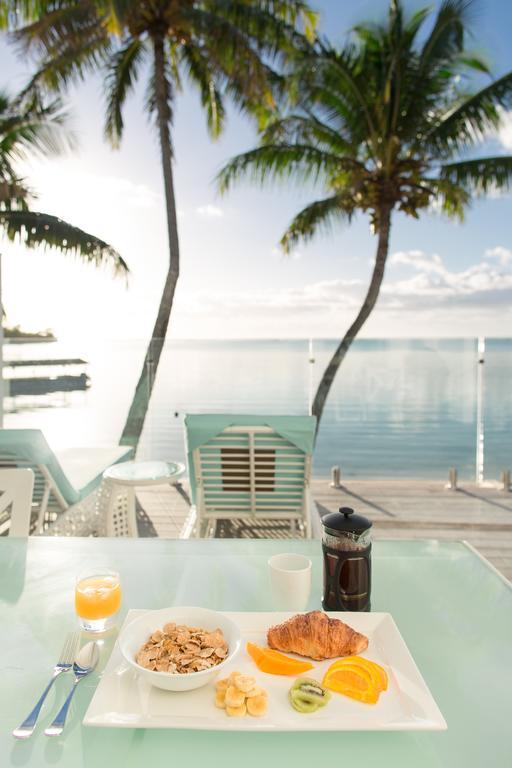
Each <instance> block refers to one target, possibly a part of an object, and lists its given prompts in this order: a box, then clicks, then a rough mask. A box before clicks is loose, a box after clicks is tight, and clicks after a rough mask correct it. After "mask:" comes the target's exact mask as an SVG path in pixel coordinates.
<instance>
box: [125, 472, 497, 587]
mask: <svg viewBox="0 0 512 768" xmlns="http://www.w3.org/2000/svg"><path fill="white" fill-rule="evenodd" d="M312 493H313V497H314V499H315V501H316V503H317V507H318V510H319V512H320V515H321V516H323V515H325V514H327V513H328V512H332V511H335V510H337V509H338V508H339V507H340V506H350V507H353V508H354V509H355V510H356V511H357V512H360V513H361V514H363V515H365V516H366V517H368V518H369V519H370V520H372V522H373V527H374V538H375V539H396V538H404V539H408V538H428V539H434V538H435V539H464V540H466V541H468V542H469V543H470V544H472V545H473V546H474V547H476V548H477V549H478V550H479V552H481V554H482V555H484V557H486V558H488V559H489V560H490V561H491V563H493V565H494V566H495V567H496V568H497V569H498V570H499V571H501V573H502V574H503V575H504V576H506V577H507V578H508V579H510V580H512V493H506V492H504V491H501V490H498V489H496V488H481V487H479V486H476V485H474V484H464V485H463V486H462V487H460V488H459V489H458V490H456V491H452V490H448V489H446V488H445V486H444V484H443V483H441V482H425V481H420V480H418V481H413V480H404V481H402V480H350V481H347V482H346V484H344V485H342V486H341V487H340V488H331V487H330V485H329V480H327V479H315V480H313V481H312ZM137 497H138V501H139V504H140V506H141V507H142V508H143V510H144V512H145V513H146V515H147V519H146V520H145V522H144V520H143V521H142V526H141V527H142V530H141V533H142V535H144V533H146V535H153V536H154V535H157V536H162V537H171V538H180V537H183V536H187V535H188V534H189V531H190V506H189V499H188V493H187V487H186V485H185V484H183V485H179V486H178V488H173V487H169V488H165V487H163V488H148V489H145V490H142V489H141V490H140V491H139V492H138V493H137ZM280 535H282V534H280Z"/></svg>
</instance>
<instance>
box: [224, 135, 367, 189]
mask: <svg viewBox="0 0 512 768" xmlns="http://www.w3.org/2000/svg"><path fill="white" fill-rule="evenodd" d="M343 166H349V167H350V168H352V167H353V163H352V161H351V160H349V159H347V158H339V157H337V156H336V155H334V154H329V153H327V152H323V151H321V150H320V149H317V148H316V147H313V146H310V145H307V144H304V145H302V144H283V145H280V144H268V145H265V146H262V147H257V148H256V149H253V150H251V151H250V152H245V153H243V154H241V155H237V156H236V157H234V158H232V159H231V160H230V161H229V162H228V163H227V164H226V165H225V166H224V168H222V170H221V171H220V173H219V174H218V175H217V179H216V180H217V183H218V185H219V189H220V191H221V192H227V190H228V189H229V188H230V187H231V185H232V184H233V182H235V181H237V180H239V179H241V178H243V177H246V176H247V177H249V179H251V180H252V181H255V182H258V183H260V184H262V183H264V182H266V181H268V180H269V179H270V178H273V179H275V180H285V179H288V178H290V177H291V176H293V177H294V178H296V179H300V180H301V181H309V180H314V181H317V180H318V179H319V178H320V177H321V176H323V177H325V178H331V177H332V176H335V175H337V174H338V173H339V172H340V171H342V170H343Z"/></svg>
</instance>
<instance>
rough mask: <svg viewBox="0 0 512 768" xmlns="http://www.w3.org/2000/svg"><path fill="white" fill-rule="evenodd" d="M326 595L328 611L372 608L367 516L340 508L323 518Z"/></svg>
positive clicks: (369, 527) (370, 545)
mask: <svg viewBox="0 0 512 768" xmlns="http://www.w3.org/2000/svg"><path fill="white" fill-rule="evenodd" d="M322 525H323V534H322V549H323V553H324V594H323V599H322V606H323V608H324V609H325V610H326V611H369V610H370V591H371V550H372V544H371V532H370V529H371V527H372V524H371V522H370V521H369V520H367V519H366V517H362V515H356V514H354V510H353V509H351V508H350V507H340V510H339V512H332V513H331V514H329V515H326V516H325V517H324V518H322Z"/></svg>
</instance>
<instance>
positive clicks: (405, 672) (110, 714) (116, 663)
mask: <svg viewBox="0 0 512 768" xmlns="http://www.w3.org/2000/svg"><path fill="white" fill-rule="evenodd" d="M141 613H143V611H141V610H131V611H129V612H128V615H127V617H126V620H125V624H124V625H123V626H125V625H126V624H127V623H129V622H130V621H133V619H134V618H136V617H137V616H139V615H140V614H141ZM227 615H228V616H229V617H230V618H231V619H232V620H233V621H235V622H236V623H237V624H238V626H239V627H240V630H241V633H242V650H241V651H240V654H239V656H238V658H236V659H235V660H234V661H233V662H232V663H231V665H230V666H229V667H226V668H225V670H223V672H222V673H221V677H225V676H227V675H228V674H229V672H230V671H232V670H234V669H236V670H240V671H241V672H246V673H248V674H251V675H254V676H255V677H256V678H257V682H258V684H259V685H261V686H263V687H264V688H265V689H266V690H267V692H268V700H269V708H268V713H267V714H266V715H265V716H264V717H261V718H257V717H250V716H249V715H247V716H246V717H242V718H236V717H228V716H227V715H226V712H225V711H224V710H222V709H217V708H216V707H215V705H214V696H215V690H214V685H213V684H209V685H206V686H205V687H203V688H198V689H196V690H195V691H187V692H179V693H175V692H170V691H162V690H160V689H158V688H154V687H153V686H151V685H149V684H148V683H147V682H145V681H144V680H142V679H140V677H138V676H137V673H136V672H135V671H134V670H132V669H131V668H130V667H129V666H128V665H127V664H126V662H125V661H124V660H123V658H122V656H121V653H120V651H119V647H118V644H117V643H116V645H115V647H114V650H113V651H112V655H111V657H110V659H109V661H108V663H107V666H106V667H105V670H104V672H103V675H102V677H101V680H100V683H99V685H98V687H97V689H96V691H95V693H94V696H93V698H92V701H91V703H90V705H89V708H88V710H87V712H86V714H85V717H84V720H83V722H84V725H94V726H103V727H111V728H180V729H181V728H191V729H198V730H212V731H259V732H261V731H269V732H276V731H295V730H301V731H407V730H410V731H424V730H427V731H434V730H445V729H446V727H447V726H446V722H445V720H444V718H443V716H442V714H441V712H440V711H439V708H438V706H437V704H436V703H435V701H434V699H433V697H432V694H431V693H430V691H429V689H428V688H427V685H426V683H425V681H424V680H423V678H422V676H421V674H420V672H419V670H418V668H417V666H416V664H415V663H414V660H413V658H412V656H411V654H410V653H409V650H408V648H407V646H406V645H405V642H404V641H403V639H402V636H401V635H400V632H399V631H398V628H397V626H396V624H395V622H394V621H393V618H392V617H391V615H390V614H389V613H343V615H342V616H340V614H329V615H331V616H333V617H334V618H342V619H343V621H345V622H346V623H347V624H350V626H351V627H353V628H354V629H356V630H357V631H358V632H363V633H364V634H365V635H367V636H368V638H369V641H370V642H369V646H368V650H367V651H366V652H365V653H364V654H362V655H364V656H367V657H368V658H369V659H372V660H373V661H377V662H378V663H379V664H382V665H383V666H384V667H385V668H386V669H387V671H388V675H389V688H388V690H387V691H386V692H384V693H382V694H381V696H380V699H379V701H378V703H377V704H375V705H372V704H362V703H360V702H358V701H354V700H352V699H349V698H347V697H346V696H343V695H341V694H337V693H333V694H332V698H331V701H330V702H329V703H328V704H327V706H326V707H325V708H323V709H320V710H318V711H317V712H314V713H312V714H309V715H304V714H301V713H299V712H296V711H295V710H294V709H293V708H292V707H291V705H290V704H289V701H288V690H289V688H290V686H291V685H292V683H293V681H294V679H295V678H293V677H283V676H280V675H279V676H278V675H269V674H265V673H263V672H260V671H259V670H258V669H257V667H256V665H255V664H254V662H253V661H252V660H251V658H250V657H249V656H248V655H247V653H246V651H245V643H246V642H247V641H248V640H250V641H251V642H253V643H256V644H258V645H263V646H265V645H266V632H267V629H268V627H270V626H272V625H274V624H279V623H280V622H282V621H284V620H285V619H287V618H289V617H290V616H292V615H293V614H290V613H227ZM155 629H157V627H155ZM121 631H122V629H121ZM290 655H292V654H290ZM297 658H300V657H297ZM332 661H333V659H331V660H330V661H323V662H313V664H314V669H312V670H311V671H310V672H308V673H307V675H308V676H311V677H314V678H316V679H317V680H321V679H322V677H323V674H324V672H325V670H326V669H327V667H328V666H329V664H331V663H332Z"/></svg>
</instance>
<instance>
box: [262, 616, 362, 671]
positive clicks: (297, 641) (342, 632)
mask: <svg viewBox="0 0 512 768" xmlns="http://www.w3.org/2000/svg"><path fill="white" fill-rule="evenodd" d="M267 643H268V644H269V646H270V648H274V649H275V650H277V651H284V652H285V653H286V652H288V653H290V652H291V653H298V654H299V655H300V656H308V657H309V658H310V659H315V660H316V661H322V659H332V658H334V657H335V656H353V655H354V656H355V655H357V654H358V653H361V652H362V651H365V650H366V648H368V638H367V637H366V635H361V634H360V633H359V632H356V631H355V630H354V629H352V627H349V626H348V624H344V623H343V622H342V621H339V619H330V618H329V617H328V616H327V615H326V614H325V613H322V611H311V612H310V613H304V614H302V613H299V614H297V615H296V616H292V618H291V619H288V620H287V621H285V622H283V623H282V624H278V625H277V626H275V627H270V629H269V630H268V632H267Z"/></svg>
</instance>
